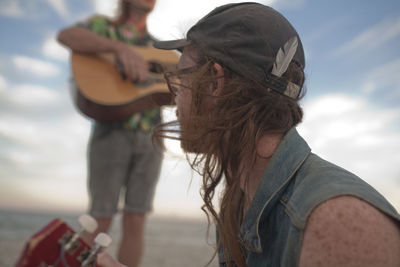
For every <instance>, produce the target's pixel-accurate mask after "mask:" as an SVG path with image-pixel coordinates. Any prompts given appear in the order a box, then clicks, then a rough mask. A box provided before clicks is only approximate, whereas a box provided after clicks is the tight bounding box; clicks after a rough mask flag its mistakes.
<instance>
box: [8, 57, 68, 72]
mask: <svg viewBox="0 0 400 267" xmlns="http://www.w3.org/2000/svg"><path fill="white" fill-rule="evenodd" d="M12 61H13V62H14V64H15V66H16V67H17V68H18V69H20V70H21V71H29V72H31V73H33V74H37V75H39V76H42V77H48V76H53V75H56V74H58V73H59V72H60V70H59V69H58V67H57V66H56V65H54V64H51V63H48V62H46V61H43V60H39V59H35V58H31V57H26V56H14V58H13V59H12Z"/></svg>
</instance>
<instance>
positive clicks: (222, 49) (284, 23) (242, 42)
mask: <svg viewBox="0 0 400 267" xmlns="http://www.w3.org/2000/svg"><path fill="white" fill-rule="evenodd" d="M186 36H187V37H186V38H185V39H179V40H171V41H158V42H155V43H154V47H155V48H159V49H167V50H172V49H177V50H180V51H182V50H183V48H184V47H185V46H188V45H194V46H195V47H196V48H197V49H198V50H199V51H200V52H201V53H202V54H204V55H206V56H209V57H210V58H212V59H213V60H215V61H216V62H218V63H220V64H221V65H222V66H224V67H227V68H229V69H231V70H232V71H234V72H236V73H238V74H240V75H242V76H244V77H247V78H249V79H251V80H253V81H256V82H258V83H260V84H261V85H263V86H265V87H266V88H271V89H273V90H275V91H277V92H279V93H281V94H284V95H287V96H289V97H292V98H297V97H298V95H299V92H300V86H298V85H294V84H292V83H290V82H288V81H287V80H286V79H284V78H282V77H280V75H278V76H276V75H273V74H271V72H272V69H273V66H274V63H275V62H276V58H277V55H278V54H279V53H278V51H279V50H282V52H285V49H284V48H286V47H285V44H288V42H289V43H290V40H291V41H293V40H294V39H295V42H296V44H295V45H296V46H295V48H294V49H293V50H292V54H293V55H292V57H291V58H290V60H289V61H295V62H296V63H297V65H299V66H300V67H301V68H302V69H304V67H305V59H304V51H303V46H302V44H301V41H300V38H299V36H298V34H297V32H296V30H295V29H294V28H293V26H292V25H291V24H290V22H289V21H288V20H287V19H286V18H285V17H283V16H282V15H281V14H280V13H279V12H277V11H276V10H274V9H273V8H271V7H268V6H265V5H262V4H259V3H253V2H244V3H237V4H227V5H223V6H220V7H217V8H215V9H214V10H213V11H211V12H210V13H209V14H207V15H206V16H205V17H203V18H202V19H200V20H199V21H198V22H197V23H196V24H195V25H194V26H192V27H191V28H190V29H189V31H188V32H187V35H186ZM292 43H293V42H292ZM282 52H280V53H281V54H282ZM278 57H279V56H278Z"/></svg>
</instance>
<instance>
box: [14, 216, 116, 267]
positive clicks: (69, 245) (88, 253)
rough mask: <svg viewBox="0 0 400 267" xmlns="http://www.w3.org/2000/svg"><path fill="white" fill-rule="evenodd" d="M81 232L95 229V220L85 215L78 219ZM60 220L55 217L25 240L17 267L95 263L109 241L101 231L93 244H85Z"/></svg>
mask: <svg viewBox="0 0 400 267" xmlns="http://www.w3.org/2000/svg"><path fill="white" fill-rule="evenodd" d="M79 224H80V225H81V227H82V228H81V232H82V231H87V232H91V233H92V232H94V231H95V230H96V228H97V223H96V221H95V220H94V219H93V218H91V217H90V216H88V215H82V216H81V217H80V218H79ZM79 234H80V232H79V233H75V232H74V230H72V228H70V227H69V226H68V225H67V224H66V223H65V222H64V221H63V220H61V219H54V220H53V221H51V222H50V223H49V224H48V225H46V226H45V227H44V228H43V229H41V230H40V231H39V232H37V233H36V234H34V235H33V236H32V237H31V238H30V240H29V241H28V242H27V244H26V246H25V249H24V251H23V252H22V255H21V257H20V259H19V260H18V262H17V264H16V265H15V266H16V267H50V266H52V267H61V266H62V267H67V266H70V267H78V266H94V264H95V260H96V255H97V253H98V252H99V251H100V250H101V249H102V248H104V247H107V246H108V245H109V244H110V243H111V239H110V237H109V236H108V235H106V234H104V233H100V234H99V235H98V236H97V237H96V239H95V243H96V245H94V246H93V247H90V246H89V245H87V244H86V243H85V242H84V241H83V240H82V239H81V238H80V236H79Z"/></svg>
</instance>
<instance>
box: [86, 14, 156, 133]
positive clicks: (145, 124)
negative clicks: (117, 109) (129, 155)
mask: <svg viewBox="0 0 400 267" xmlns="http://www.w3.org/2000/svg"><path fill="white" fill-rule="evenodd" d="M78 26H80V27H85V28H87V29H89V30H91V31H92V32H95V33H97V34H99V35H101V36H103V37H107V38H110V39H112V40H118V41H122V42H125V43H127V44H131V45H139V46H148V45H150V44H151V43H152V42H153V41H154V38H152V37H151V36H150V34H149V33H147V32H146V34H145V35H144V36H143V37H140V35H139V32H138V30H137V29H136V28H135V26H133V25H126V24H122V25H119V26H115V25H113V24H112V23H111V22H110V20H109V19H108V18H107V17H105V16H100V15H95V16H93V17H90V18H89V19H88V20H86V21H84V22H81V23H79V24H78ZM160 121H161V115H160V108H152V109H148V110H145V111H142V112H140V113H136V114H133V115H132V116H131V117H130V118H129V119H127V120H125V121H123V122H122V123H123V126H124V127H125V128H130V129H140V130H142V131H144V132H149V131H151V130H152V129H153V128H154V126H155V125H157V124H158V123H160Z"/></svg>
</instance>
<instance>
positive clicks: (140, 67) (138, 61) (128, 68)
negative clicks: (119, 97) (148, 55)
mask: <svg viewBox="0 0 400 267" xmlns="http://www.w3.org/2000/svg"><path fill="white" fill-rule="evenodd" d="M115 56H116V67H117V69H118V71H119V73H120V74H121V76H122V78H123V79H128V80H130V81H131V82H144V81H145V80H146V79H147V78H148V76H149V71H148V69H149V66H148V63H147V62H146V61H145V60H144V59H143V58H142V56H141V55H139V54H138V53H136V52H134V51H133V50H132V49H131V48H130V47H129V45H126V44H124V43H118V46H117V50H116V54H115Z"/></svg>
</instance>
